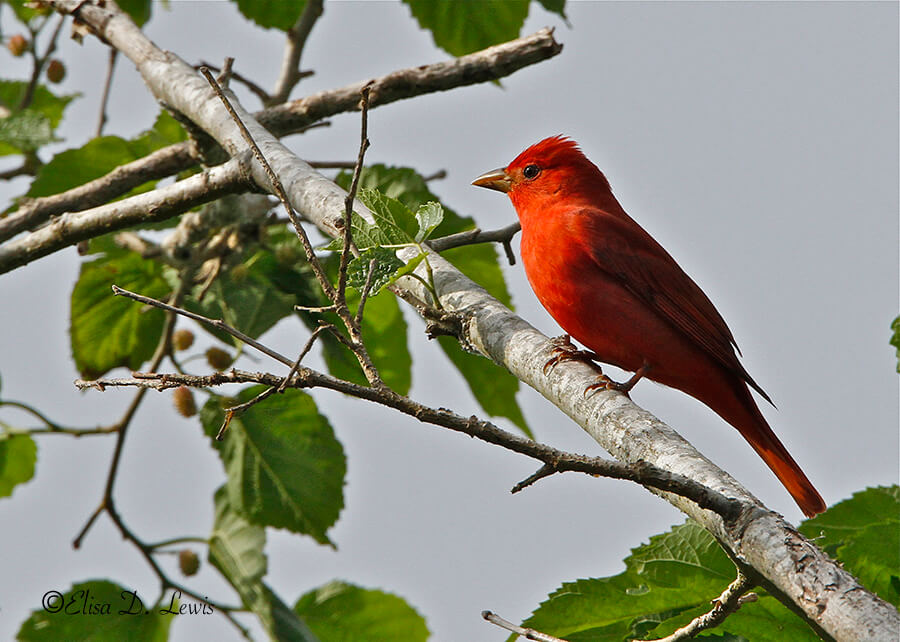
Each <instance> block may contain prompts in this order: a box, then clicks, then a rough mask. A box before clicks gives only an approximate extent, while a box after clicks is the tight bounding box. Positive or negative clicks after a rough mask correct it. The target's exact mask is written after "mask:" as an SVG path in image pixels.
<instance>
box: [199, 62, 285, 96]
mask: <svg viewBox="0 0 900 642" xmlns="http://www.w3.org/2000/svg"><path fill="white" fill-rule="evenodd" d="M202 67H208V68H209V69H211V70H212V71H214V72H216V73H217V74H218V73H221V71H222V70H221V68H220V67H218V66H217V65H212V64H210V63H208V62H205V61H201V62H200V64H199V65H194V69H200V68H202ZM230 77H231V78H233V79H234V80H236V81H238V82H239V83H241V84H242V85H244V86H245V87H246V88H247V89H249V90H250V92H251V93H253V94H255V95H256V96H257V97H258V98H259V99H260V101H262V103H263V104H265V103H266V102H267V101H268V100H269V94H268V92H266V90H265V89H263V88H262V87H260V86H259V85H257V84H256V83H255V82H253V81H252V80H250V79H249V78H247V77H246V76H243V75H241V74H240V73H239V72H237V71H235V70H234V69H232V70H231V74H230Z"/></svg>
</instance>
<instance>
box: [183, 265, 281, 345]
mask: <svg viewBox="0 0 900 642" xmlns="http://www.w3.org/2000/svg"><path fill="white" fill-rule="evenodd" d="M244 266H246V268H244V267H241V266H239V268H240V269H235V270H230V271H228V272H226V273H224V274H222V275H220V276H219V277H218V278H217V279H216V280H215V281H213V284H212V285H211V286H210V287H209V289H208V290H207V291H206V295H205V296H204V298H203V300H202V301H197V298H196V296H193V295H192V296H191V297H188V299H187V300H186V301H185V307H187V309H188V310H191V311H192V312H197V313H199V314H203V315H204V316H207V317H210V318H213V319H222V320H223V321H225V323H227V324H228V325H230V326H231V327H233V328H237V329H238V330H240V331H241V332H243V333H244V334H246V335H249V336H250V337H253V338H254V339H256V338H259V337H260V336H262V334H263V333H264V332H266V330H269V329H270V328H271V327H272V326H274V325H275V324H276V323H278V321H280V320H281V319H283V318H285V317H288V316H291V315H293V313H294V304H295V303H296V296H295V295H294V294H291V293H287V292H284V291H283V290H282V289H281V288H280V287H277V286H276V285H275V284H274V283H273V282H272V274H273V272H275V271H278V270H279V269H281V268H280V266H278V264H277V259H276V258H275V256H274V255H273V254H272V253H271V252H268V251H258V252H256V253H254V254H253V256H252V257H250V258H249V259H248V260H247V261H246V262H245V263H244ZM201 291H202V287H198V288H197V289H196V291H195V294H196V293H197V292H201ZM204 328H205V329H206V330H207V331H209V332H210V333H211V334H213V335H215V336H216V337H218V338H219V339H221V340H223V341H225V342H228V343H232V344H233V345H235V346H237V347H240V346H241V345H242V344H243V342H241V341H240V340H239V339H236V338H234V337H232V336H231V335H229V334H226V333H224V332H222V331H220V330H217V329H215V328H211V327H209V326H204Z"/></svg>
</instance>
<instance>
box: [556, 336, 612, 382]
mask: <svg viewBox="0 0 900 642" xmlns="http://www.w3.org/2000/svg"><path fill="white" fill-rule="evenodd" d="M550 344H551V349H552V350H553V356H552V357H550V358H549V359H548V360H547V363H545V364H544V374H545V375H547V374H549V373H550V372H551V371H552V370H553V368H555V367H556V366H557V365H559V364H560V363H562V362H563V361H581V362H582V363H585V364H587V365H589V366H590V367H591V368H593V369H594V370H596V371H597V374H598V375H599V376H601V377H602V376H603V371H602V370H601V369H600V366H598V365H597V364H596V362H595V361H599V359H600V358H599V357H598V356H597V355H596V354H594V353H593V352H591V351H589V350H579V349H578V348H576V347H575V344H574V343H572V337H570V336H569V335H568V334H564V335H561V336H558V337H554V338H552V339H550Z"/></svg>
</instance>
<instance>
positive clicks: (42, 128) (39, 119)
mask: <svg viewBox="0 0 900 642" xmlns="http://www.w3.org/2000/svg"><path fill="white" fill-rule="evenodd" d="M27 86H28V83H26V82H24V81H18V80H0V105H3V106H4V107H6V108H7V109H9V110H11V111H12V113H11V114H10V115H9V116H7V117H6V118H0V156H6V155H9V154H21V153H23V152H30V151H34V150H36V149H38V148H40V147H41V146H43V145H46V144H48V143H51V142H54V141H58V140H60V139H59V138H57V137H56V136H54V131H55V130H56V127H57V126H58V125H59V122H60V120H61V119H62V115H63V111H64V110H65V108H66V106H67V105H68V104H69V102H71V101H72V99H73V98H75V97H76V96H77V95H78V94H72V95H68V96H56V95H54V94H53V93H52V92H51V91H50V90H48V89H47V88H46V87H44V86H43V85H38V86H37V87H36V88H35V90H34V94H33V96H32V99H31V103H30V104H29V105H28V107H27V108H26V109H23V110H20V111H15V110H17V108H18V106H19V104H20V103H21V102H22V98H23V96H24V95H25V91H26V88H27Z"/></svg>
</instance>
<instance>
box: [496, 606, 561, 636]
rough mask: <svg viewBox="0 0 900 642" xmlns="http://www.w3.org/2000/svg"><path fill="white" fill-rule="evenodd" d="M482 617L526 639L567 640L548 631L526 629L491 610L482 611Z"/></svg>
mask: <svg viewBox="0 0 900 642" xmlns="http://www.w3.org/2000/svg"><path fill="white" fill-rule="evenodd" d="M481 617H483V618H484V619H485V620H487V621H488V622H490V623H491V624H496V625H497V626H499V627H500V628H501V629H506V630H507V631H512V632H513V633H516V634H518V635H520V636H522V637H524V638H525V639H526V640H538V642H566V641H565V640H564V639H562V638H557V637H553V636H552V635H548V634H546V633H541V632H540V631H535V630H534V629H526V628H523V627H521V626H518V625H516V624H513V623H512V622H510V621H509V620H504V619H503V618H502V617H500V616H499V615H497V614H496V613H492V612H490V611H482V612H481Z"/></svg>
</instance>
